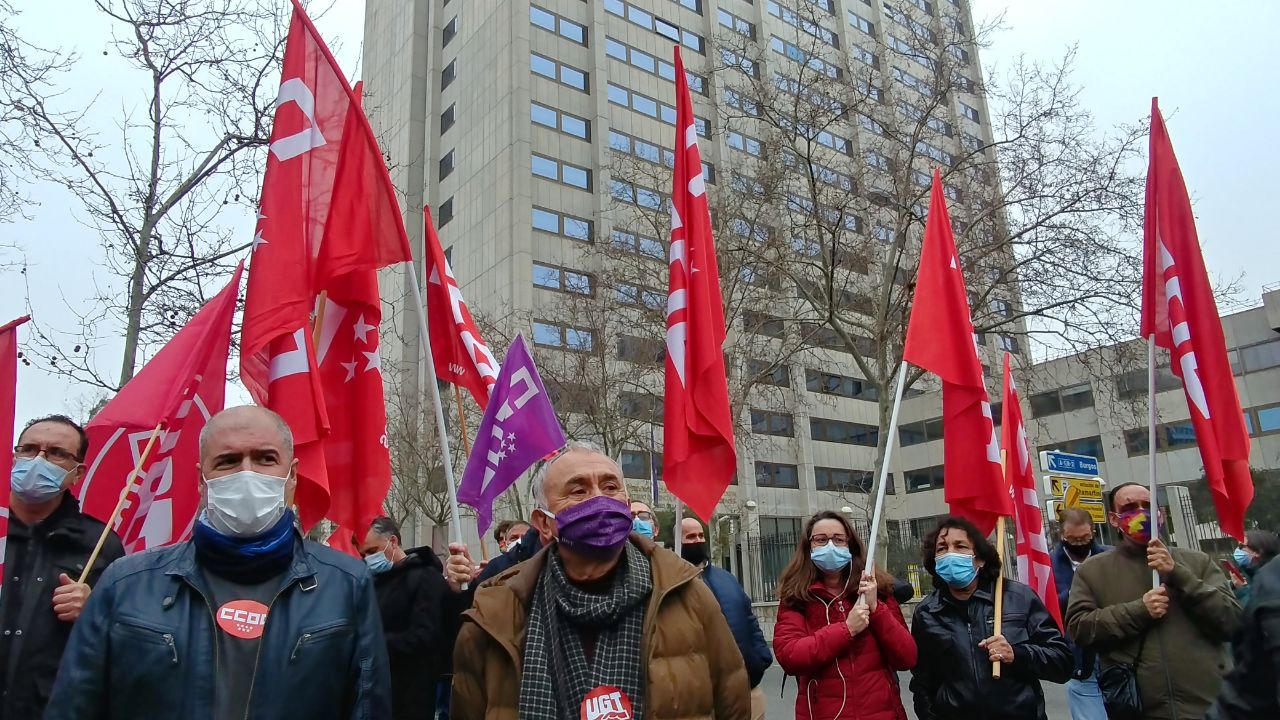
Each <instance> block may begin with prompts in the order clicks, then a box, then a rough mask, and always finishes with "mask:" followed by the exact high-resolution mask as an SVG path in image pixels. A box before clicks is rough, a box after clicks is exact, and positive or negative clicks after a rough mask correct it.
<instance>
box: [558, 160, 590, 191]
mask: <svg viewBox="0 0 1280 720" xmlns="http://www.w3.org/2000/svg"><path fill="white" fill-rule="evenodd" d="M561 172H562V173H563V175H564V181H565V182H566V183H567V184H569V185H572V186H574V187H576V188H582V189H583V190H587V189H590V188H591V172H590V171H589V170H586V169H584V168H580V167H574V166H572V165H565V166H563V167H562V168H561Z"/></svg>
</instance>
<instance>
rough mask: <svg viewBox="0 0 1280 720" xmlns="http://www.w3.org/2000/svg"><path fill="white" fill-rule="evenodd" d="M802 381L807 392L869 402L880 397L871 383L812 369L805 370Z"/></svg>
mask: <svg viewBox="0 0 1280 720" xmlns="http://www.w3.org/2000/svg"><path fill="white" fill-rule="evenodd" d="M804 381H805V387H806V388H807V389H808V390H809V392H816V393H822V394H823V395H836V396H839V397H847V398H853V399H854V400H869V401H871V402H875V401H876V400H878V399H879V395H880V394H879V392H878V391H877V389H876V386H875V385H872V384H871V383H868V382H865V381H863V380H859V379H858V378H852V377H849V376H847V375H838V374H836V373H829V372H825V371H822V370H814V369H812V368H805V371H804Z"/></svg>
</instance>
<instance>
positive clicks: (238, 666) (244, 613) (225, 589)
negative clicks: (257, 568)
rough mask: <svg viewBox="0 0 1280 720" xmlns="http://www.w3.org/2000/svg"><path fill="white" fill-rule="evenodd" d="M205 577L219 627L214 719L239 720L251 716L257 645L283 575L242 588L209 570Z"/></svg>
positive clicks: (259, 642) (242, 586)
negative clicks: (251, 694)
mask: <svg viewBox="0 0 1280 720" xmlns="http://www.w3.org/2000/svg"><path fill="white" fill-rule="evenodd" d="M204 577H205V581H206V582H208V583H209V592H210V597H209V601H210V603H211V604H212V605H213V617H214V621H215V624H216V625H217V627H218V631H217V636H218V667H217V668H215V674H214V677H215V678H216V679H215V686H214V687H215V690H214V703H213V707H214V711H213V717H214V718H215V720H240V719H241V718H244V717H247V714H248V710H249V694H250V692H251V691H252V689H253V673H254V669H255V667H256V665H257V662H258V646H259V645H260V644H261V643H262V632H263V630H264V629H266V626H267V614H268V608H269V606H270V605H271V601H272V600H274V599H275V595H276V593H277V592H278V591H279V590H280V581H281V578H282V577H283V575H281V576H278V577H274V578H271V579H269V580H266V581H264V582H261V583H258V584H256V585H241V584H240V583H237V582H233V581H231V580H228V579H226V578H224V577H221V576H220V575H218V574H216V573H212V572H209V571H207V570H206V571H205V573H204ZM263 690H264V691H265V690H266V689H265V688H264V689H263Z"/></svg>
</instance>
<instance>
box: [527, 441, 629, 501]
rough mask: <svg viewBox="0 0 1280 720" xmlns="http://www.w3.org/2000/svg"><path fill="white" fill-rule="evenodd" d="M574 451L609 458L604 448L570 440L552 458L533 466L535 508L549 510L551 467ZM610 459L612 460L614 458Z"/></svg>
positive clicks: (531, 481) (588, 442) (532, 481)
mask: <svg viewBox="0 0 1280 720" xmlns="http://www.w3.org/2000/svg"><path fill="white" fill-rule="evenodd" d="M573 450H580V451H582V452H589V453H596V454H597V455H604V456H605V457H609V455H608V453H606V452H605V451H604V448H602V447H600V446H599V445H597V444H595V443H593V442H591V441H590V440H570V441H569V442H568V443H567V444H566V445H565V446H564V447H562V448H560V449H559V450H557V451H556V452H555V453H554V454H552V455H551V456H550V457H548V458H546V459H543V460H539V461H538V463H537V464H536V465H534V466H533V479H532V480H530V485H532V488H531V489H532V491H533V506H534V507H535V508H541V509H543V510H547V509H549V508H548V507H547V488H546V482H547V473H548V472H550V470H551V465H552V464H553V463H555V461H556V460H559V459H560V458H562V457H564V456H565V455H567V454H569V452H570V451H573ZM609 459H610V460H612V459H613V458H609Z"/></svg>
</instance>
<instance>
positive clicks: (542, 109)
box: [529, 102, 591, 140]
mask: <svg viewBox="0 0 1280 720" xmlns="http://www.w3.org/2000/svg"><path fill="white" fill-rule="evenodd" d="M529 117H530V119H531V120H533V122H534V123H536V124H538V125H542V126H543V127H549V128H551V129H552V130H559V131H560V132H562V133H564V134H565V135H571V136H573V137H576V138H580V139H582V140H590V139H591V121H590V120H587V119H585V118H580V117H578V116H577V115H570V114H569V113H566V112H560V111H559V110H556V109H555V108H552V107H547V106H546V105H542V104H540V103H536V102H535V103H530V104H529Z"/></svg>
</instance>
